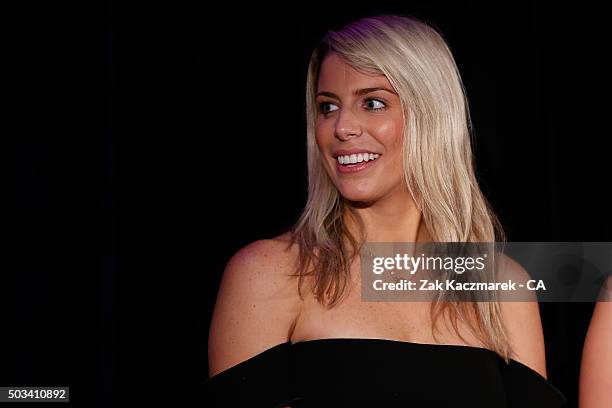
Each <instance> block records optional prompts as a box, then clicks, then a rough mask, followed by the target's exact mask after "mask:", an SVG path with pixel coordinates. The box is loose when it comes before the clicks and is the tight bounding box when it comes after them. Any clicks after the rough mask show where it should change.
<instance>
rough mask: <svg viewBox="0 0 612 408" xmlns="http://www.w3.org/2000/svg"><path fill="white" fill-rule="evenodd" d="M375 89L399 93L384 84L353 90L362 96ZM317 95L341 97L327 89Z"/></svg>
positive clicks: (356, 94)
mask: <svg viewBox="0 0 612 408" xmlns="http://www.w3.org/2000/svg"><path fill="white" fill-rule="evenodd" d="M375 91H387V92H389V93H392V94H394V95H397V92H395V91H393V90H391V89H389V88H385V87H384V86H377V87H374V88H362V89H355V90H354V91H353V95H355V96H361V95H365V94H369V93H370V92H375ZM317 96H329V97H330V98H335V99H340V98H338V96H337V95H336V94H335V93H333V92H327V91H321V92H317V94H316V95H315V97H317Z"/></svg>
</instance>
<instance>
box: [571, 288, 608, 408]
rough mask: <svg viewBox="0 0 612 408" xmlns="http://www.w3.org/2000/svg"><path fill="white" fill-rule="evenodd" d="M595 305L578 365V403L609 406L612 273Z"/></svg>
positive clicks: (601, 407)
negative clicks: (579, 365)
mask: <svg viewBox="0 0 612 408" xmlns="http://www.w3.org/2000/svg"><path fill="white" fill-rule="evenodd" d="M601 294H602V295H601V299H600V301H599V302H597V304H596V305H595V309H594V310H593V316H592V317H591V324H590V325H589V330H588V332H587V336H586V339H585V341H584V349H583V352H582V365H581V367H580V393H579V398H580V407H581V408H606V407H612V392H610V389H612V276H611V277H609V278H608V280H607V282H606V284H605V285H604V287H603V289H602V292H601Z"/></svg>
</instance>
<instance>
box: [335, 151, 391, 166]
mask: <svg viewBox="0 0 612 408" xmlns="http://www.w3.org/2000/svg"><path fill="white" fill-rule="evenodd" d="M379 156H380V155H379V154H376V153H358V154H351V155H345V156H338V157H337V158H336V160H338V163H340V164H355V163H361V162H363V161H366V162H367V161H372V160H376V159H378V157H379Z"/></svg>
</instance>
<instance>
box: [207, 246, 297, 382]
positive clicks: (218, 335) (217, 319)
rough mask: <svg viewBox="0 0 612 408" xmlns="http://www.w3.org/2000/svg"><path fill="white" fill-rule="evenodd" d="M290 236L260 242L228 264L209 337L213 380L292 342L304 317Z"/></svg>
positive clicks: (242, 251) (239, 253) (239, 252)
mask: <svg viewBox="0 0 612 408" xmlns="http://www.w3.org/2000/svg"><path fill="white" fill-rule="evenodd" d="M287 244H288V240H287V236H286V235H285V234H284V235H282V236H279V237H276V238H273V239H263V240H259V241H255V242H253V243H251V244H249V245H247V246H245V247H243V248H242V249H240V250H239V251H238V252H236V253H235V254H234V255H233V256H232V257H231V258H230V259H229V261H228V262H227V264H226V266H225V270H224V271H223V277H222V279H221V284H220V287H219V292H218V294H217V300H216V303H215V309H214V312H213V316H212V321H211V325H210V330H209V337H208V358H209V374H210V375H211V376H212V375H214V374H217V373H218V372H221V371H223V370H225V369H227V368H230V367H232V366H234V365H236V364H238V363H240V362H242V361H244V360H246V359H248V358H250V357H253V356H255V355H256V354H259V353H261V352H263V351H265V350H267V349H269V348H271V347H273V346H275V345H277V344H280V343H284V342H285V341H287V340H288V339H289V338H290V334H291V330H292V327H293V325H294V323H295V320H296V318H297V316H298V314H299V310H300V300H299V296H298V293H297V280H296V278H294V277H291V276H290V274H291V272H292V271H293V268H292V265H293V260H294V256H295V250H294V249H292V248H291V247H288V245H287Z"/></svg>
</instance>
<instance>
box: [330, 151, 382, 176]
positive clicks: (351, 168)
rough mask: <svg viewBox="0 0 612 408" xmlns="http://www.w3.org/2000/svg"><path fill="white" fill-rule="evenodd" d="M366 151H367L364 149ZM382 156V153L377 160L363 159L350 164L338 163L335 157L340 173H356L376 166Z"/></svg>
mask: <svg viewBox="0 0 612 408" xmlns="http://www.w3.org/2000/svg"><path fill="white" fill-rule="evenodd" d="M362 152H364V153H365V151H362ZM339 155H344V154H339ZM381 158H382V155H380V156H379V157H378V159H376V160H371V161H362V162H361V163H355V164H349V165H345V164H340V163H338V159H335V161H336V170H337V171H338V172H339V173H343V174H347V173H356V172H359V171H363V170H366V169H369V168H371V167H373V166H376V163H377V162H378V161H379V160H380V159H381Z"/></svg>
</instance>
